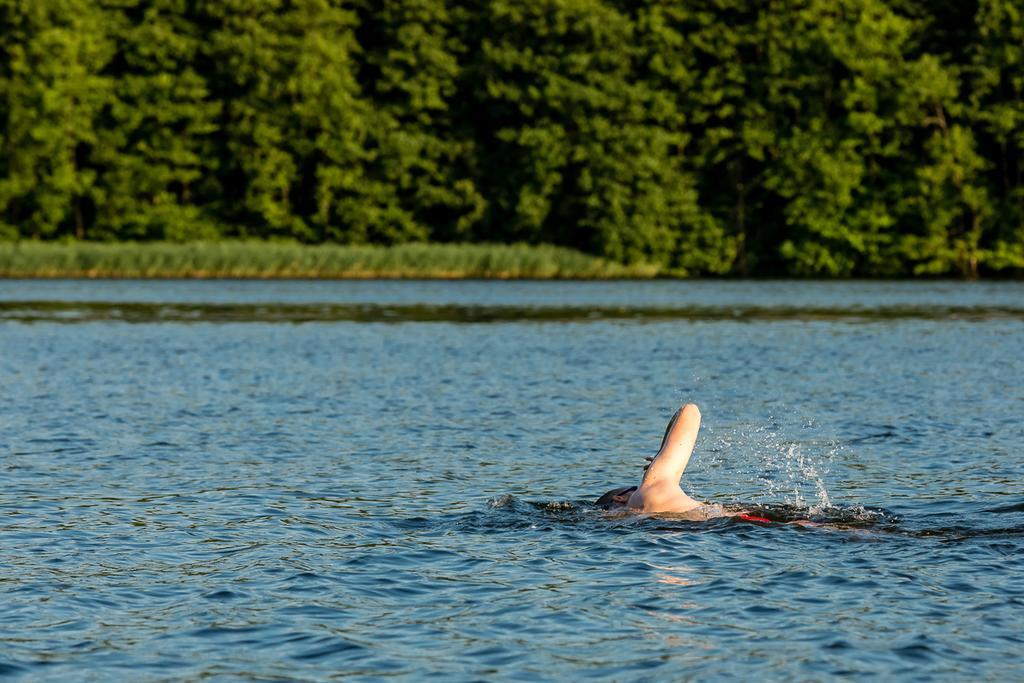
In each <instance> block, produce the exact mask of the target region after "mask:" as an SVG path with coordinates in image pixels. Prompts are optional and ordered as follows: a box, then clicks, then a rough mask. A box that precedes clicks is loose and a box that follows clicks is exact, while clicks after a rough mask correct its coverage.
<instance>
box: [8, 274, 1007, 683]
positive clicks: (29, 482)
mask: <svg viewBox="0 0 1024 683" xmlns="http://www.w3.org/2000/svg"><path fill="white" fill-rule="evenodd" d="M0 387H2V390H3V394H4V397H5V399H6V400H5V401H4V409H3V410H2V411H0V458H2V460H0V484H2V486H0V596H2V597H0V676H10V677H14V678H22V677H23V678H26V679H31V680H52V681H64V680H69V679H73V680H135V681H145V680H199V679H208V678H213V679H224V680H232V679H237V680H250V679H252V680H257V679H258V680H327V679H335V678H345V679H367V680H369V679H382V678H389V679H395V680H421V679H424V678H437V679H441V680H517V679H523V680H531V681H533V680H552V679H558V680H583V679H593V680H619V681H628V680H686V679H697V678H712V679H726V678H736V679H738V680H751V679H754V678H759V677H770V678H781V679H787V680H822V679H829V678H833V677H839V676H847V677H854V678H865V679H874V678H878V677H885V678H892V677H900V678H905V679H908V680H911V679H920V680H935V679H948V680H962V679H965V678H969V677H972V678H980V679H987V680H1007V679H1019V678H1021V677H1022V676H1024V654H1022V653H1024V485H1022V481H1024V457H1022V450H1024V421H1022V418H1024V285H1022V284H1020V283H981V284H978V283H974V284H970V283H948V282H932V283H923V282H917V283H886V282H869V283H851V282H837V283H815V282H735V281H733V282H646V283H557V282H552V283H531V282H520V283H513V282H484V283H482V282H427V283H424V282H132V281H121V282H75V281H67V282H46V281H39V282H19V281H0ZM684 401H694V402H696V403H698V404H699V405H700V407H701V410H702V412H703V415H704V425H703V428H702V432H701V436H700V438H699V439H698V443H697V448H696V450H695V454H694V457H693V459H692V460H691V462H690V466H689V469H688V471H687V473H686V476H685V477H684V487H685V488H686V489H687V490H688V491H689V492H690V493H691V494H692V495H694V496H696V497H700V498H703V499H707V500H713V501H717V502H723V503H739V504H743V505H746V506H755V507H756V508H757V509H758V510H761V511H762V512H763V514H765V515H766V516H768V517H771V518H772V519H775V520H779V521H777V522H776V523H771V524H756V523H751V522H744V521H738V520H731V519H722V520H714V521H711V522H705V523H695V522H687V521H682V520H679V519H672V518H671V517H640V516H631V517H609V516H608V515H607V514H605V513H603V512H602V511H600V510H596V509H594V508H593V507H591V506H589V505H588V504H587V503H588V501H591V500H593V499H594V498H596V496H597V495H599V494H600V493H603V492H604V491H605V490H607V489H609V488H611V487H613V486H617V485H625V484H630V483H635V482H636V481H637V480H638V478H639V475H640V473H641V471H642V470H641V468H642V464H643V459H642V458H643V456H644V455H646V454H651V453H653V452H654V451H655V450H656V449H657V447H658V445H659V443H660V440H661V436H662V431H663V429H664V426H665V423H666V421H667V420H668V418H669V417H670V416H671V414H672V412H673V411H674V410H675V409H676V408H677V407H678V406H679V404H681V403H682V402H684ZM794 518H804V519H811V520H814V521H815V522H817V523H818V524H819V525H818V526H813V527H808V526H801V525H795V524H786V523H784V521H785V520H788V519H794Z"/></svg>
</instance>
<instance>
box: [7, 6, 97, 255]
mask: <svg viewBox="0 0 1024 683" xmlns="http://www.w3.org/2000/svg"><path fill="white" fill-rule="evenodd" d="M103 18H104V16H103V14H102V12H100V11H99V10H98V9H97V8H96V6H95V5H94V3H91V2H88V0H2V1H0V27H2V30H0V98H2V103H0V131H2V136H0V238H6V239H11V238H13V237H15V236H18V235H22V236H27V237H36V238H40V237H58V236H61V235H68V234H70V235H74V236H77V237H85V236H86V229H87V227H88V224H89V222H90V220H91V214H92V213H93V211H94V197H93V192H94V185H95V180H96V174H95V172H94V171H93V170H92V169H91V168H89V166H88V163H87V161H88V158H89V155H90V154H91V151H92V149H93V148H94V146H95V144H96V131H95V128H94V125H93V122H94V120H95V118H96V115H97V112H98V111H99V110H100V109H101V108H102V107H103V105H104V102H105V101H106V99H107V96H108V93H109V91H110V87H111V83H110V80H109V79H108V78H106V77H104V76H102V75H100V74H101V71H102V69H103V67H104V65H105V64H106V63H107V62H108V61H109V59H110V57H111V55H112V53H113V44H112V42H111V41H110V39H109V38H108V36H107V35H106V32H105V26H104V21H103Z"/></svg>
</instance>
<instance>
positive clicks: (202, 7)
mask: <svg viewBox="0 0 1024 683" xmlns="http://www.w3.org/2000/svg"><path fill="white" fill-rule="evenodd" d="M1022 94H1024V5H1022V4H1021V3H1020V0H976V1H970V0H967V1H964V0H766V1H763V2H747V1H746V0H674V1H673V0H526V1H514V0H0V241H7V242H14V241H57V242H60V241H75V242H77V241H83V240H84V241H96V242H146V241H163V242H193V241H206V242H209V241H217V240H239V239H242V240H253V239H257V240H270V241H294V242H298V243H302V244H323V243H329V244H336V245H400V244H407V243H446V244H447V243H460V244H461V243H469V244H535V245H556V246H559V247H568V248H571V249H574V250H578V251H582V252H584V253H586V254H590V255H593V256H596V257H600V258H601V259H606V260H607V261H610V262H616V263H621V264H627V265H628V264H640V263H646V264H655V265H657V266H658V267H661V268H665V269H670V270H671V271H672V272H674V273H678V274H683V275H692V276H702V275H703V276H709V275H729V276H774V275H792V276H822V277H848V276H864V277H908V276H920V275H923V276H959V277H969V278H970V277H978V276H987V275H999V276H1020V275H1021V274H1022V273H1024V99H1022Z"/></svg>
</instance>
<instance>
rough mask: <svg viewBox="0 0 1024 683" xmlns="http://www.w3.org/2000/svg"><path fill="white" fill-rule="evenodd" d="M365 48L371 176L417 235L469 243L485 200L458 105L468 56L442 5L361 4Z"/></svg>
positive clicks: (410, 1)
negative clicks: (390, 192) (462, 61)
mask: <svg viewBox="0 0 1024 683" xmlns="http://www.w3.org/2000/svg"><path fill="white" fill-rule="evenodd" d="M360 17H361V19H360V28H359V31H358V37H359V39H360V43H361V44H362V45H363V46H365V47H364V49H363V54H362V55H361V63H362V65H363V68H362V72H361V78H360V81H361V82H362V83H363V84H364V85H363V91H364V92H365V93H366V95H367V97H368V98H370V99H371V100H372V104H373V110H374V112H375V122H376V123H375V125H374V127H373V130H372V131H371V136H370V144H371V145H372V148H373V149H374V152H375V153H374V155H373V157H372V160H371V164H370V166H369V168H368V173H369V174H370V175H372V177H373V178H375V179H376V180H377V181H379V182H383V183H386V184H387V185H388V186H390V187H392V188H394V192H395V198H396V200H397V202H398V207H397V211H396V213H397V215H399V216H401V217H402V222H403V223H404V224H405V229H404V232H405V233H406V234H410V235H429V236H430V237H431V238H432V239H440V240H452V239H462V240H465V239H468V238H470V237H471V236H472V234H473V228H474V227H475V226H476V224H477V223H478V222H479V220H480V218H481V217H482V215H483V212H484V208H485V206H486V202H485V201H484V199H483V197H482V196H481V195H480V193H479V192H478V191H477V189H476V185H475V183H474V182H473V179H472V175H471V168H472V164H473V159H472V154H473V140H472V138H471V137H470V133H471V129H470V128H468V127H467V126H465V125H464V123H463V122H462V121H460V120H458V119H457V118H456V117H457V116H458V114H459V113H462V114H466V113H467V112H458V111H453V107H452V101H453V99H454V98H455V95H456V89H457V86H458V79H459V76H460V65H459V61H458V58H459V55H460V54H461V53H462V51H463V47H462V45H461V44H460V43H459V42H458V41H457V39H456V38H455V36H454V35H453V32H452V30H451V23H452V18H451V14H450V12H449V10H448V8H447V6H446V5H445V2H444V1H443V0H380V1H379V2H372V3H369V2H368V3H365V4H363V5H361V6H360Z"/></svg>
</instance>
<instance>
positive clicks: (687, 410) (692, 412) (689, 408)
mask: <svg viewBox="0 0 1024 683" xmlns="http://www.w3.org/2000/svg"><path fill="white" fill-rule="evenodd" d="M682 412H683V415H688V416H690V417H695V418H697V419H698V420H699V419H700V408H698V407H697V404H696V403H687V404H686V405H685V406H683V408H682Z"/></svg>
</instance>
